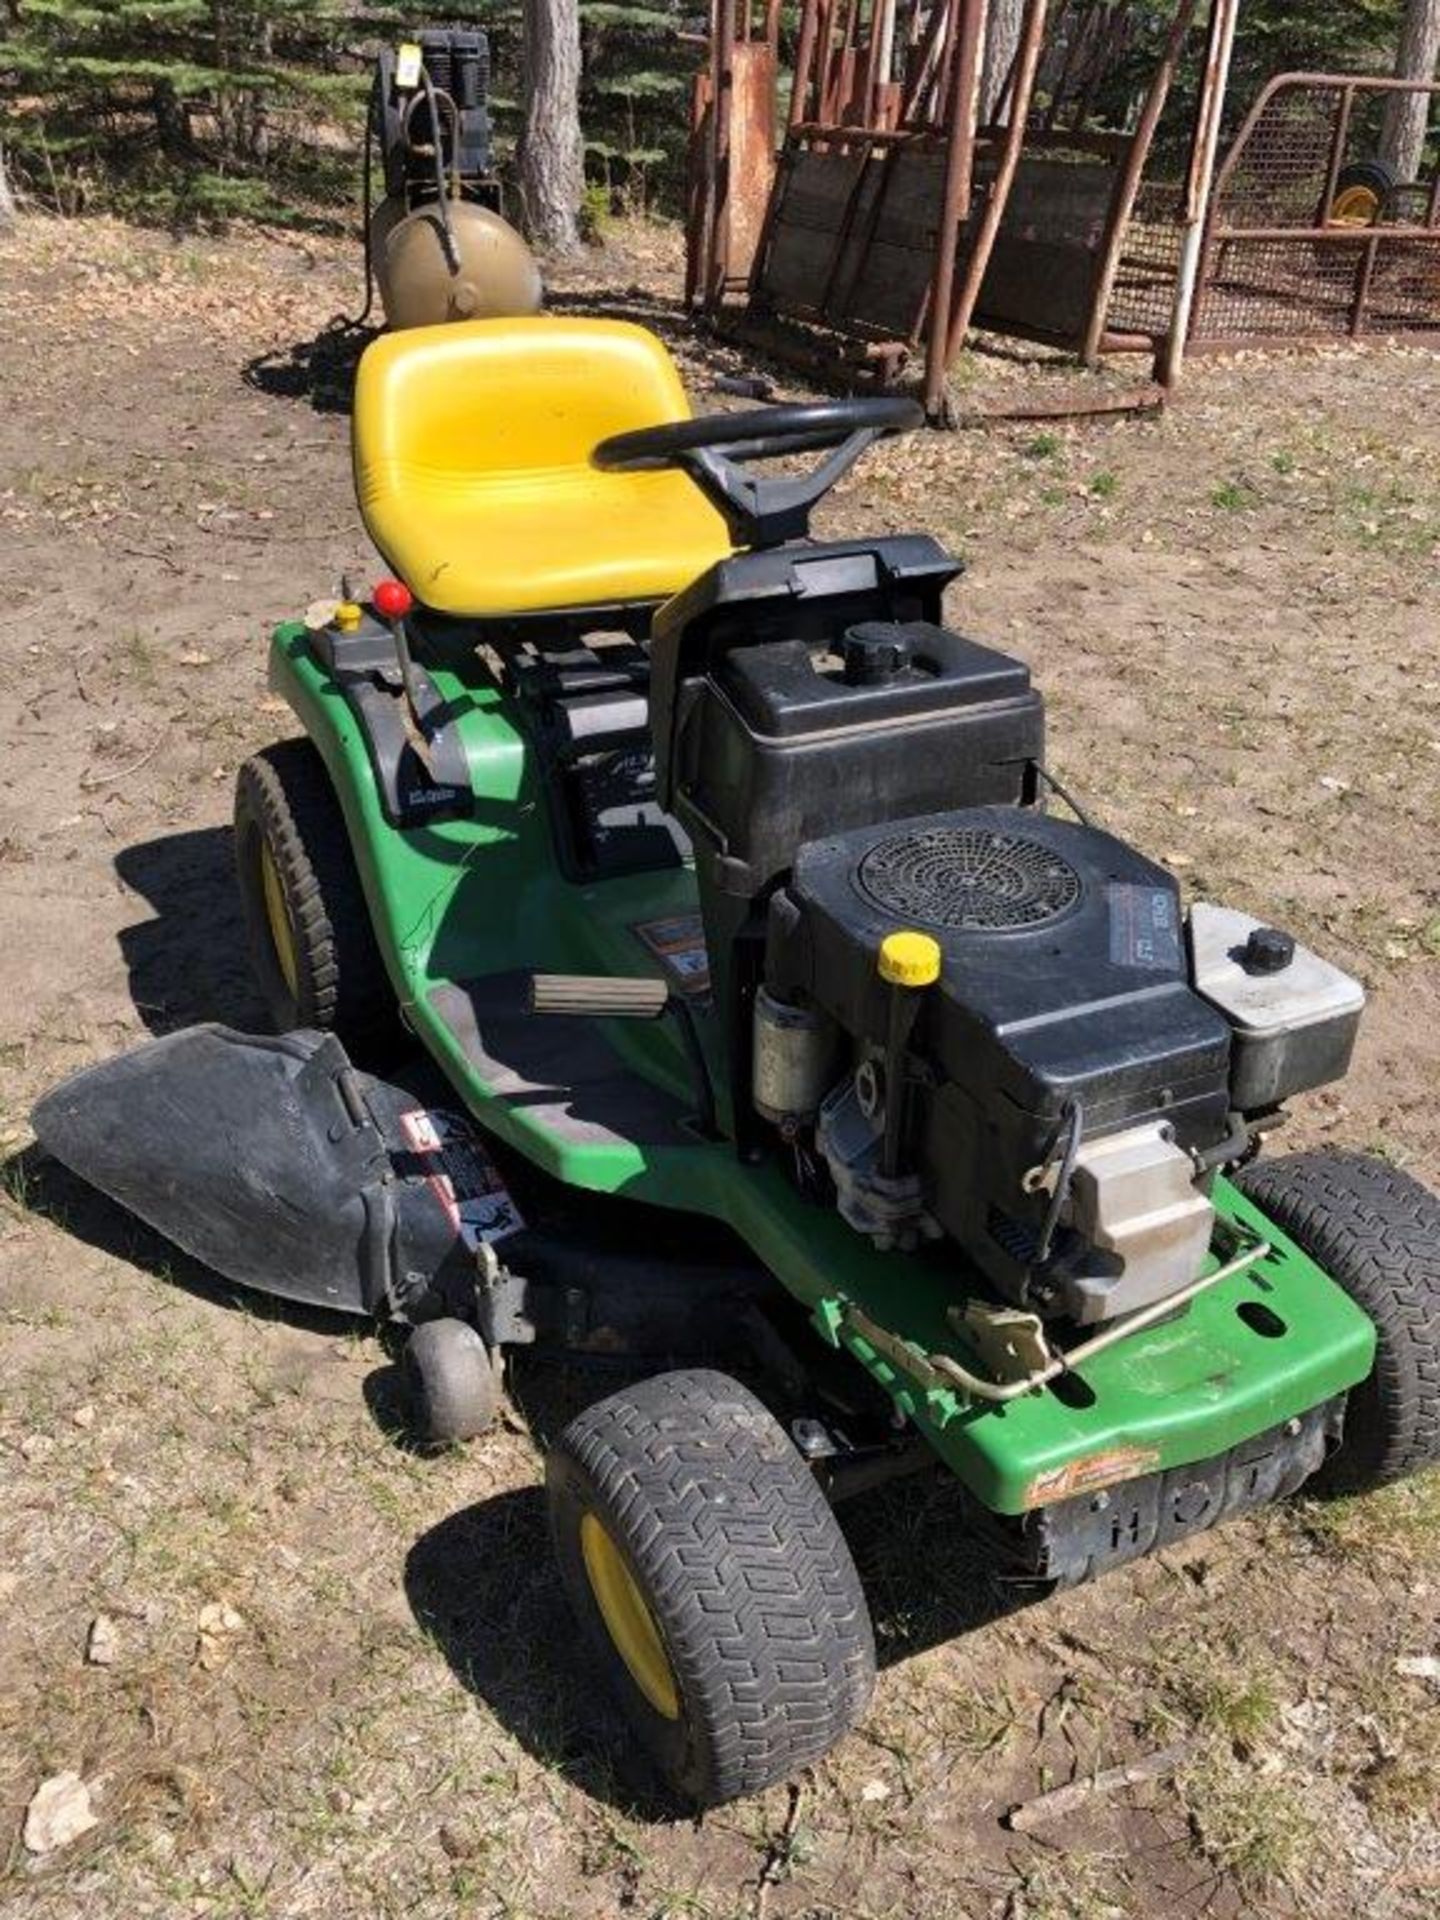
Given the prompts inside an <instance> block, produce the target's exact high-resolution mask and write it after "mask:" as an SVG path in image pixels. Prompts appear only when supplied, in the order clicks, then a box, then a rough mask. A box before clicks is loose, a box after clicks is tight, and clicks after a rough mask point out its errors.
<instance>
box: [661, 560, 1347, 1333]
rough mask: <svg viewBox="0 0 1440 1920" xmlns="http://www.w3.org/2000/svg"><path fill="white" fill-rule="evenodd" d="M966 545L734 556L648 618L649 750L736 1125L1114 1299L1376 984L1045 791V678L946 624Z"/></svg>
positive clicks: (1042, 1306) (1016, 1277) (1157, 1294)
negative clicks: (682, 876) (1064, 807)
mask: <svg viewBox="0 0 1440 1920" xmlns="http://www.w3.org/2000/svg"><path fill="white" fill-rule="evenodd" d="M954 572H955V567H954V564H953V563H952V562H948V561H946V560H945V559H944V556H943V555H941V554H940V553H939V550H938V549H935V548H933V547H932V545H931V543H929V542H927V541H923V540H913V539H911V540H895V541H880V542H874V543H871V544H869V545H867V546H863V547H858V546H845V547H838V546H836V547H819V548H811V549H806V550H801V551H800V552H798V553H797V552H795V551H793V550H791V551H787V550H781V551H778V552H769V553H763V554H754V555H744V556H740V557H738V558H737V559H735V560H732V561H729V562H726V563H723V564H722V565H721V566H720V567H718V568H716V569H714V570H713V572H712V574H710V575H707V576H706V578H705V579H704V580H703V581H701V582H699V583H697V586H696V587H695V588H692V589H690V590H689V591H688V592H687V593H686V594H684V595H681V596H680V597H679V599H678V600H677V601H675V602H672V603H671V605H670V607H668V608H666V609H663V610H662V613H661V615H660V616H659V617H658V619H657V627H656V639H655V643H654V655H653V659H654V664H653V674H652V701H653V702H655V703H657V709H658V710H656V711H654V712H652V725H653V728H654V731H655V734H656V738H657V743H658V746H659V749H660V752H659V759H658V764H657V774H658V777H659V779H660V782H661V787H662V791H663V794H664V798H665V802H666V804H667V806H668V807H669V808H670V809H671V810H672V811H673V812H674V813H675V814H676V816H677V817H678V818H679V819H680V820H681V822H682V823H683V824H684V826H685V828H686V831H687V832H688V833H689V834H690V836H691V839H692V843H693V845H694V851H695V859H696V868H697V875H698V878H699V881H700V893H701V903H702V909H703V912H704V915H705V920H706V933H707V942H708V945H709V949H710V953H711V958H712V973H713V974H714V976H715V980H716V990H717V992H718V993H719V995H720V996H721V999H722V1002H723V1003H724V1005H725V1009H726V1012H727V1016H728V1019H727V1025H728V1026H729V1027H730V1028H731V1030H732V1031H733V1032H734V1033H735V1034H736V1036H737V1044H736V1047H735V1049H734V1059H733V1062H732V1066H733V1072H732V1084H735V1085H737V1086H740V1087H744V1088H746V1089H747V1090H748V1098H747V1099H746V1100H745V1101H743V1102H741V1101H739V1100H737V1114H736V1116H735V1124H736V1131H737V1136H738V1137H739V1138H740V1140H741V1144H742V1147H743V1146H745V1145H746V1144H747V1139H746V1133H747V1128H752V1129H753V1128H755V1127H758V1128H759V1129H761V1130H762V1132H763V1131H764V1130H774V1131H775V1132H778V1134H779V1136H780V1138H781V1139H782V1140H783V1141H785V1142H786V1143H787V1145H789V1146H790V1147H792V1148H794V1149H795V1150H796V1151H795V1155H794V1159H795V1164H796V1165H797V1167H799V1168H800V1169H802V1170H804V1169H807V1168H813V1169H823V1172H824V1176H825V1178H826V1182H827V1185H828V1189H829V1190H830V1192H831V1193H832V1195H833V1201H834V1204H835V1205H836V1206H838V1208H839V1210H840V1212H841V1213H842V1214H843V1216H844V1217H845V1219H846V1220H847V1221H848V1222H849V1223H850V1225H851V1226H852V1227H854V1228H855V1230H856V1231H857V1232H859V1233H862V1234H864V1235H866V1236H867V1237H868V1238H870V1239H871V1240H872V1241H873V1242H874V1243H875V1244H876V1245H877V1246H878V1247H880V1248H887V1249H888V1248H900V1249H918V1248H921V1247H922V1246H923V1245H924V1244H926V1243H930V1242H933V1243H936V1253H937V1255H938V1256H939V1257H943V1255H944V1248H945V1247H946V1246H950V1247H952V1248H958V1249H959V1251H960V1252H961V1253H962V1254H963V1255H964V1257H965V1259H966V1261H967V1262H968V1263H969V1265H970V1267H971V1268H972V1269H975V1268H978V1269H979V1271H980V1273H981V1274H983V1276H984V1277H985V1279H986V1280H987V1281H988V1282H989V1284H990V1287H991V1289H992V1290H993V1291H994V1292H995V1293H997V1294H998V1295H999V1296H1000V1297H1001V1298H1002V1299H1003V1300H1005V1301H1007V1302H1009V1303H1012V1304H1014V1305H1016V1306H1020V1307H1023V1308H1025V1309H1027V1310H1030V1311H1034V1312H1038V1313H1040V1314H1042V1315H1045V1316H1047V1317H1057V1318H1064V1319H1067V1320H1070V1321H1073V1322H1076V1323H1078V1324H1080V1325H1086V1326H1088V1325H1094V1324H1096V1323H1100V1322H1106V1321H1111V1320H1115V1319H1118V1318H1120V1317H1122V1316H1124V1315H1127V1314H1130V1313H1132V1312H1135V1311H1137V1310H1139V1309H1141V1308H1144V1307H1149V1306H1153V1305H1154V1304H1156V1303H1157V1302H1160V1301H1163V1300H1165V1299H1166V1298H1168V1297H1169V1296H1170V1295H1172V1294H1176V1293H1178V1292H1180V1291H1181V1290H1182V1289H1183V1288H1185V1287H1187V1286H1188V1285H1189V1284H1190V1283H1191V1282H1192V1281H1194V1280H1195V1279H1196V1278H1198V1277H1199V1275H1200V1274H1201V1272H1202V1270H1203V1268H1204V1263H1205V1260H1206V1256H1207V1254H1208V1252H1209V1250H1210V1245H1211V1240H1212V1236H1213V1228H1214V1210H1213V1207H1212V1205H1211V1201H1210V1198H1209V1187H1210V1184H1211V1181H1212V1179H1213V1176H1214V1174H1215V1173H1216V1171H1218V1170H1219V1169H1221V1168H1222V1167H1224V1166H1226V1165H1228V1164H1232V1163H1233V1162H1235V1161H1237V1160H1239V1159H1241V1158H1243V1157H1244V1155H1245V1153H1246V1152H1247V1151H1248V1149H1249V1146H1250V1142H1251V1138H1252V1133H1253V1129H1254V1128H1255V1126H1256V1125H1257V1124H1263V1122H1264V1121H1265V1120H1266V1118H1268V1117H1269V1116H1270V1115H1271V1114H1273V1112H1274V1109H1275V1108H1276V1107H1277V1106H1278V1105H1279V1104H1280V1102H1281V1101H1283V1100H1284V1099H1286V1098H1288V1097H1289V1096H1290V1095H1291V1094H1294V1093H1297V1092H1300V1091H1302V1090H1303V1089H1305V1088H1307V1087H1312V1086H1317V1085H1320V1084H1322V1083H1323V1082H1324V1081H1327V1080H1331V1079H1336V1078H1339V1077H1340V1076H1341V1075H1343V1073H1344V1071H1345V1069H1346V1067H1347V1065H1348V1062H1349V1056H1350V1050H1351V1047H1352V1045H1353V1042H1354V1037H1355V1032H1356V1028H1357V1025H1358V1021H1359V1015H1360V1009H1361V1006H1362V1004H1363V995H1362V993H1361V990H1360V988H1359V986H1358V985H1357V984H1356V983H1355V982H1354V981H1352V980H1350V979H1349V978H1348V977H1347V976H1346V975H1344V974H1343V973H1341V972H1340V971H1339V970H1338V969H1336V968H1334V967H1331V966H1329V965H1328V963H1326V962H1325V961H1323V960H1321V959H1320V958H1319V957H1318V956H1316V955H1314V954H1311V953H1308V952H1306V951H1305V950H1304V949H1303V948H1300V947H1298V946H1297V945H1296V943H1295V942H1294V941H1293V940H1291V939H1290V938H1289V937H1288V936H1287V935H1285V934H1282V933H1280V932H1278V931H1277V930H1275V929H1273V928H1268V927H1265V926H1264V925H1263V924H1261V923H1260V922H1258V921H1254V920H1252V919H1250V918H1248V917H1247V916H1245V915H1242V914H1237V913H1233V912H1230V911H1228V910H1225V909H1222V908H1218V907H1213V906H1208V905H1198V906H1196V907H1195V908H1194V909H1193V910H1192V911H1191V913H1190V915H1189V916H1188V917H1187V916H1186V915H1185V913H1184V911H1183V908H1182V903H1181V899H1180V894H1179V889H1178V886H1177V884H1176V882H1175V880H1174V878H1173V876H1172V875H1171V874H1170V873H1169V872H1167V871H1166V869H1165V868H1163V867H1160V866H1157V865H1156V864H1155V863H1154V862H1152V861H1150V860H1148V859H1146V858H1145V857H1144V856H1143V855H1142V854H1140V853H1138V852H1136V851H1135V850H1134V849H1133V848H1131V847H1128V846H1126V845H1125V844H1124V843H1123V842H1122V841H1120V840H1117V839H1116V838H1114V836H1113V835H1111V834H1108V833H1105V832H1101V831H1099V830H1098V829H1096V828H1094V827H1092V826H1089V825H1084V824H1080V823H1078V822H1072V821H1069V820H1065V819H1061V818H1057V817H1055V816H1053V815H1051V814H1049V813H1047V812H1045V811H1044V810H1043V808H1042V806H1041V804H1040V798H1041V792H1042V788H1041V780H1040V773H1039V769H1040V766H1041V763H1042V760H1043V739H1044V723H1043V709H1042V706H1041V703H1040V699H1039V695H1038V694H1037V693H1036V692H1035V690H1034V689H1033V688H1032V686H1031V684H1030V679H1029V674H1028V671H1027V669H1026V668H1025V667H1024V665H1023V664H1022V663H1021V662H1019V661H1017V660H1014V659H1012V658H1010V657H1009V656H1007V655H1005V654H1003V653H999V652H996V651H995V650H994V649H991V648H988V647H982V646H979V645H977V644H976V643H975V642H973V641H970V640H967V639H965V638H964V637H963V636H961V635H958V634H956V633H954V632H952V631H950V630H949V629H947V628H945V627H944V626H943V625H942V624H941V623H940V618H939V615H940V596H941V592H942V590H943V586H944V584H945V582H946V581H947V580H948V579H950V578H951V577H952V576H953V574H954ZM717 961H718V964H717ZM772 1137H773V1135H772ZM750 1144H755V1143H754V1142H751V1143H750Z"/></svg>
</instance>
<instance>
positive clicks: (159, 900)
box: [115, 827, 266, 1034]
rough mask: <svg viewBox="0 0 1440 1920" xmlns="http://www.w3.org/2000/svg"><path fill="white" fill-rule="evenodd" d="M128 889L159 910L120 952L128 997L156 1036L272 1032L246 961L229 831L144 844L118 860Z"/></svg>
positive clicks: (126, 933)
mask: <svg viewBox="0 0 1440 1920" xmlns="http://www.w3.org/2000/svg"><path fill="white" fill-rule="evenodd" d="M115 871H116V873H117V874H118V875H119V877H120V879H121V880H122V881H123V882H124V884H125V885H126V886H127V887H129V888H131V889H132V890H133V891H134V892H136V893H138V894H140V895H141V896H142V898H143V899H145V900H146V901H147V902H148V903H149V905H150V906H151V907H152V908H153V909H154V912H155V917H154V919H153V920H144V921H141V923H140V924H139V925H138V926H134V927H126V928H125V929H124V930H123V931H122V933H121V934H120V952H121V955H122V957H123V959H124V961H125V967H126V971H127V973H128V975H129V985H130V997H131V999H132V1000H133V1001H134V1003H135V1010H136V1012H137V1013H138V1014H139V1015H140V1018H141V1019H142V1020H143V1021H144V1023H145V1025H146V1026H147V1027H148V1028H149V1030H150V1032H151V1033H155V1034H161V1033H173V1032H174V1031H175V1029H176V1028H177V1027H187V1026H193V1025H194V1024H195V1023H196V1022H197V1021H203V1020H223V1021H224V1022H225V1024H226V1025H227V1026H234V1027H240V1028H242V1029H252V1028H257V1027H258V1028H263V1027H264V1026H265V1025H266V1015H265V1006H264V1003H263V1001H262V1000H261V998H260V994H259V991H258V989H257V988H256V986H255V982H254V979H253V976H252V974H251V971H250V963H249V960H248V958H247V955H246V947H245V925H244V920H243V918H242V915H241V911H240V896H239V892H238V889H237V888H236V885H235V870H234V860H233V856H232V853H231V835H230V830H229V828H228V827H202V828H197V829H196V830H194V831H193V832H189V833H174V834H167V835H165V836H164V837H163V838H161V839H158V840H142V841H140V842H139V843H138V844H137V845H135V846H130V847H126V848H125V849H124V851H123V852H122V853H120V854H118V855H117V856H116V860H115Z"/></svg>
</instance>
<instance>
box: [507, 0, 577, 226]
mask: <svg viewBox="0 0 1440 1920" xmlns="http://www.w3.org/2000/svg"><path fill="white" fill-rule="evenodd" d="M523 79H524V102H525V125H524V129H523V131H522V132H521V135H520V154H519V162H520V204H521V210H522V213H523V216H524V220H525V229H526V232H527V233H528V234H529V235H530V238H531V239H532V240H534V241H535V242H536V244H537V245H539V246H542V247H549V248H551V249H552V250H554V251H556V252H561V253H568V252H572V251H573V250H574V249H575V248H576V247H577V246H578V245H579V244H580V203H581V200H582V199H583V197H584V191H585V170H584V150H583V147H582V145H581V137H580V9H579V6H578V4H577V0H525V22H524V74H523Z"/></svg>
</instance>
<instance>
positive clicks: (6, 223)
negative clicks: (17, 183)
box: [0, 147, 15, 228]
mask: <svg viewBox="0 0 1440 1920" xmlns="http://www.w3.org/2000/svg"><path fill="white" fill-rule="evenodd" d="M14 224H15V195H14V194H13V193H12V192H11V191H10V182H9V181H8V180H7V179H6V177H5V150H4V148H3V147H0V228H4V227H10V226H13V225H14Z"/></svg>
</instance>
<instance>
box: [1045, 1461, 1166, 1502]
mask: <svg viewBox="0 0 1440 1920" xmlns="http://www.w3.org/2000/svg"><path fill="white" fill-rule="evenodd" d="M1159 1464H1160V1450H1159V1448H1158V1447H1111V1448H1109V1449H1108V1450H1107V1451H1106V1452H1104V1453H1087V1454H1082V1455H1081V1457H1080V1458H1079V1459H1078V1460H1067V1461H1066V1462H1065V1465H1064V1466H1063V1467H1051V1468H1049V1469H1048V1470H1047V1471H1046V1472H1044V1473H1037V1474H1036V1476H1035V1478H1034V1479H1033V1480H1032V1481H1031V1482H1030V1484H1029V1486H1028V1487H1027V1488H1026V1489H1025V1505H1026V1506H1027V1507H1048V1506H1049V1505H1050V1504H1051V1502H1052V1501H1055V1500H1070V1499H1073V1497H1074V1496H1075V1495H1076V1494H1077V1493H1094V1492H1095V1491H1096V1490H1097V1488H1100V1487H1113V1486H1115V1485H1117V1484H1118V1483H1119V1482H1120V1481H1121V1480H1138V1479H1139V1477H1140V1475H1141V1474H1142V1473H1153V1472H1154V1471H1155V1469H1156V1468H1157V1467H1158V1466H1159Z"/></svg>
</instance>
